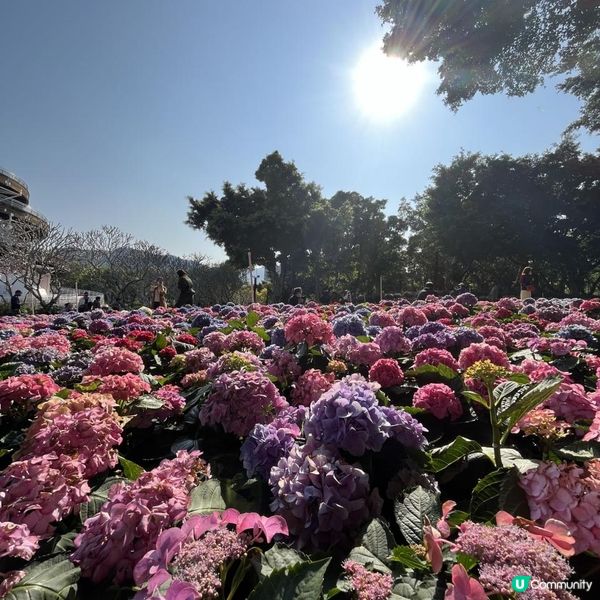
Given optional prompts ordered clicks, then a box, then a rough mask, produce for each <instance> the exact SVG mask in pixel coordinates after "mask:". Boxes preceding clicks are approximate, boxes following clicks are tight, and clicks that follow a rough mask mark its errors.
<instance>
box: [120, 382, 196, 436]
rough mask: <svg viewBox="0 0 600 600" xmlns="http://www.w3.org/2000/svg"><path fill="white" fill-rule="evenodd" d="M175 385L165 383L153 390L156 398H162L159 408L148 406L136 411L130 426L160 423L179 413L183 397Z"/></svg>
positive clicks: (183, 403) (183, 401) (183, 406)
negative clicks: (138, 411)
mask: <svg viewBox="0 0 600 600" xmlns="http://www.w3.org/2000/svg"><path fill="white" fill-rule="evenodd" d="M179 391H180V390H179V388H178V387H177V386H176V385H165V386H163V387H161V388H160V389H159V390H157V391H156V392H154V396H155V397H156V398H157V399H158V400H162V402H163V405H162V406H161V407H160V408H149V409H145V410H143V412H140V413H138V414H137V415H136V416H135V417H134V418H133V419H132V421H131V422H130V423H129V424H130V426H131V427H137V428H140V429H141V428H146V427H150V426H151V425H152V424H153V423H155V422H159V423H162V422H164V421H166V420H167V419H170V418H171V417H174V416H175V415H179V414H181V413H182V412H183V409H184V408H185V398H184V397H183V396H182V395H181V394H180V393H179Z"/></svg>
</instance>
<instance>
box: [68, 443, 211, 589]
mask: <svg viewBox="0 0 600 600" xmlns="http://www.w3.org/2000/svg"><path fill="white" fill-rule="evenodd" d="M207 473H208V468H207V465H206V463H205V462H204V461H203V460H202V459H201V458H200V453H199V452H190V453H187V452H184V451H180V452H178V453H177V456H176V458H174V459H173V460H163V461H162V462H161V463H160V465H159V466H158V467H156V468H155V469H153V470H152V471H149V472H147V473H142V475H140V477H139V478H138V479H137V480H135V481H132V482H123V483H116V484H115V485H113V486H112V487H111V488H110V490H109V493H108V501H107V502H105V503H104V504H103V505H102V508H101V509H100V512H98V513H97V514H96V515H94V516H93V517H91V518H89V519H88V520H87V521H86V522H85V523H84V524H83V530H82V531H81V533H80V534H79V535H78V536H77V537H76V538H75V548H76V549H75V552H73V554H72V555H71V560H72V561H73V562H74V563H75V564H77V565H79V566H80V567H81V572H82V574H83V576H84V577H88V578H89V579H91V580H92V581H93V582H94V583H100V582H102V581H104V580H107V579H110V580H113V581H114V582H115V583H117V584H125V583H129V582H130V581H131V578H132V574H133V568H134V566H135V564H136V563H137V562H138V561H139V560H140V559H141V558H142V556H144V554H146V552H148V551H149V550H151V549H152V548H153V547H154V544H155V543H156V540H157V538H158V536H159V535H160V534H161V532H162V531H164V530H165V529H167V528H169V527H172V526H173V524H174V523H176V522H177V521H180V520H181V519H183V518H184V517H185V515H186V514H187V508H188V505H189V502H190V491H191V490H192V488H193V487H194V486H195V485H196V484H197V482H198V481H199V478H201V477H205V476H206V475H207Z"/></svg>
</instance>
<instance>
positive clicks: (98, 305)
mask: <svg viewBox="0 0 600 600" xmlns="http://www.w3.org/2000/svg"><path fill="white" fill-rule="evenodd" d="M92 308H102V303H101V302H100V296H96V297H95V298H94V301H93V302H92Z"/></svg>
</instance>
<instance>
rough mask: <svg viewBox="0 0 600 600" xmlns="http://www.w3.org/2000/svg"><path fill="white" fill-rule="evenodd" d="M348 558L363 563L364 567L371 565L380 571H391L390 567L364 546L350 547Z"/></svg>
mask: <svg viewBox="0 0 600 600" xmlns="http://www.w3.org/2000/svg"><path fill="white" fill-rule="evenodd" d="M386 558H387V557H386ZM348 559H349V560H353V561H355V562H357V563H359V564H361V565H364V566H365V567H371V568H372V569H374V570H375V571H379V572H380V573H391V570H390V568H389V567H388V566H387V565H386V564H385V563H384V562H383V561H382V560H380V559H379V558H377V557H376V556H375V555H374V554H373V553H372V552H371V551H370V550H367V549H366V548H365V547H364V546H356V548H352V550H351V551H350V554H349V556H348Z"/></svg>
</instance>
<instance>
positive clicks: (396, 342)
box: [375, 326, 411, 356]
mask: <svg viewBox="0 0 600 600" xmlns="http://www.w3.org/2000/svg"><path fill="white" fill-rule="evenodd" d="M375 343H376V344H377V345H378V346H379V348H380V349H381V351H382V352H383V353H384V354H386V355H392V356H394V355H399V354H408V353H409V352H410V350H411V341H410V340H409V339H408V338H407V337H406V336H405V335H404V331H403V330H402V328H401V327H396V326H391V327H386V328H385V329H382V330H381V332H380V333H378V334H377V336H376V337H375Z"/></svg>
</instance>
